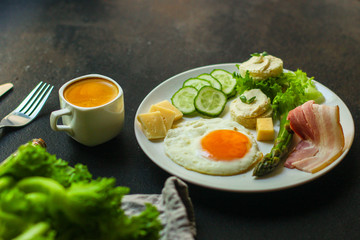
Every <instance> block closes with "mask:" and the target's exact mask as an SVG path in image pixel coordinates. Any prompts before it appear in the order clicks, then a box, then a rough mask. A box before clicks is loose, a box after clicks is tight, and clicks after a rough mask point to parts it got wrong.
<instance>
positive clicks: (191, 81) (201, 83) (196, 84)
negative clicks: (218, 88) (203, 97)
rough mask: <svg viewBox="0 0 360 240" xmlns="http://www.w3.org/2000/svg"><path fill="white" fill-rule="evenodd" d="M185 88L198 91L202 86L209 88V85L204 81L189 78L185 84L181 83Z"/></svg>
mask: <svg viewBox="0 0 360 240" xmlns="http://www.w3.org/2000/svg"><path fill="white" fill-rule="evenodd" d="M185 86H192V87H194V88H196V89H197V90H200V88H202V87H203V86H211V83H210V82H209V81H207V80H204V79H199V78H189V79H188V80H185V82H184V83H183V87H185Z"/></svg>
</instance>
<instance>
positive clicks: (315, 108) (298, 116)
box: [284, 101, 345, 173]
mask: <svg viewBox="0 0 360 240" xmlns="http://www.w3.org/2000/svg"><path fill="white" fill-rule="evenodd" d="M288 120H290V127H291V129H292V130H293V131H294V132H295V133H296V134H297V135H298V136H299V137H300V138H301V141H300V142H299V143H298V144H297V145H296V147H295V149H294V150H293V151H292V152H291V153H290V155H289V156H288V158H287V160H286V162H285V164H284V165H285V167H288V168H297V169H299V170H302V171H305V172H310V173H315V172H317V171H320V170H321V169H323V168H325V167H326V166H328V165H329V164H331V163H332V162H333V161H334V160H335V159H337V158H338V157H339V156H340V155H341V153H342V151H343V148H344V143H345V141H344V133H343V130H342V126H341V124H340V114H339V107H338V106H326V105H318V104H315V102H314V101H308V102H306V103H304V104H303V105H301V106H299V107H297V108H295V109H293V110H291V111H290V112H289V114H288Z"/></svg>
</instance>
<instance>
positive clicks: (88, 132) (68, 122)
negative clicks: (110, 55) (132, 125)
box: [50, 74, 125, 146]
mask: <svg viewBox="0 0 360 240" xmlns="http://www.w3.org/2000/svg"><path fill="white" fill-rule="evenodd" d="M88 78H101V79H105V80H108V81H110V82H112V83H113V84H114V85H115V86H116V87H117V88H118V95H117V96H116V97H115V98H114V99H113V100H111V101H110V102H107V103H105V104H104V105H100V106H96V107H79V106H76V105H74V104H72V103H70V102H69V101H67V100H66V99H65V97H64V90H65V89H66V88H67V87H68V86H69V85H70V84H72V83H74V82H76V81H79V80H84V79H88ZM59 100H60V108H61V109H60V110H57V111H54V112H52V113H51V115H50V126H51V128H52V129H53V130H54V131H65V132H66V133H67V134H68V135H70V136H71V137H72V138H73V139H75V140H76V141H78V142H79V143H82V144H84V145H86V146H96V145H99V144H101V143H104V142H107V141H108V140H110V139H112V138H114V137H116V136H117V135H118V134H119V133H120V131H121V129H122V128H123V125H124V115H125V109H124V94H123V91H122V88H121V87H120V85H119V84H118V83H117V82H115V81H114V80H113V79H111V78H109V77H106V76H103V75H99V74H89V75H85V76H81V77H78V78H75V79H72V80H70V81H68V82H67V83H65V84H64V85H63V86H62V87H61V88H60V90H59ZM59 118H62V123H63V125H58V119H59Z"/></svg>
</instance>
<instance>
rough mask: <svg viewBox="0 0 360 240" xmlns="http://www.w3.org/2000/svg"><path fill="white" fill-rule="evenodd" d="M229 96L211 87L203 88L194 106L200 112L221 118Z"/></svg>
mask: <svg viewBox="0 0 360 240" xmlns="http://www.w3.org/2000/svg"><path fill="white" fill-rule="evenodd" d="M226 102H227V96H226V95H225V93H224V92H222V91H220V90H218V89H216V88H213V87H210V86H205V87H202V88H201V89H200V90H199V92H198V94H197V96H196V97H195V101H194V105H195V108H196V110H197V111H198V112H200V113H202V114H204V115H206V116H209V117H217V116H219V115H220V114H221V113H222V111H223V110H224V108H225V105H226Z"/></svg>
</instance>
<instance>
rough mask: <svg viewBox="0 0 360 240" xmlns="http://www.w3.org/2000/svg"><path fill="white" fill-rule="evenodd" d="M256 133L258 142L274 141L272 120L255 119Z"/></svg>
mask: <svg viewBox="0 0 360 240" xmlns="http://www.w3.org/2000/svg"><path fill="white" fill-rule="evenodd" d="M256 132H257V138H256V140H258V141H271V140H274V134H275V132H274V125H273V121H272V118H257V119H256Z"/></svg>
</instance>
